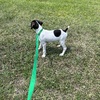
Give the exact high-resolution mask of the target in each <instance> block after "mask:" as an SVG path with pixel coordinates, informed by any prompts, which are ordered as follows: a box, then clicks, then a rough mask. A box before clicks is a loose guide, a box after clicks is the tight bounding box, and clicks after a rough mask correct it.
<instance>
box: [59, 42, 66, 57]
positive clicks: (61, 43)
mask: <svg viewBox="0 0 100 100" xmlns="http://www.w3.org/2000/svg"><path fill="white" fill-rule="evenodd" d="M60 45H61V46H62V48H63V51H62V53H61V54H60V56H63V55H64V54H65V52H66V49H67V47H66V45H65V41H60Z"/></svg>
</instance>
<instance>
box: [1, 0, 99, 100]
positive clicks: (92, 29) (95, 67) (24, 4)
mask: <svg viewBox="0 0 100 100" xmlns="http://www.w3.org/2000/svg"><path fill="white" fill-rule="evenodd" d="M33 19H39V20H42V21H43V22H44V25H43V27H44V28H45V29H57V28H62V29H65V28H66V27H67V26H68V25H70V29H69V31H68V38H67V41H66V44H67V46H68V50H67V52H66V54H65V55H64V57H59V53H60V52H61V48H56V45H57V42H55V43H48V45H47V57H46V58H45V59H42V58H41V55H42V53H41V52H40V53H39V63H38V71H37V83H36V87H35V92H34V94H33V100H99V99H100V2H99V0H88V1H87V0H9V1H8V0H0V100H26V97H27V91H28V87H29V81H30V77H31V71H32V64H33V55H34V52H35V32H34V31H33V30H31V29H30V27H29V25H30V22H31V20H33Z"/></svg>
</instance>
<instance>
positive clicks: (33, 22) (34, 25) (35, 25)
mask: <svg viewBox="0 0 100 100" xmlns="http://www.w3.org/2000/svg"><path fill="white" fill-rule="evenodd" d="M39 24H40V25H42V24H43V22H42V21H39V20H33V21H32V22H31V29H33V28H34V29H38V28H39Z"/></svg>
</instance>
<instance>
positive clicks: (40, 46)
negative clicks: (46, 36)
mask: <svg viewBox="0 0 100 100" xmlns="http://www.w3.org/2000/svg"><path fill="white" fill-rule="evenodd" d="M41 48H42V44H41V42H40V45H39V48H38V50H40V49H41Z"/></svg>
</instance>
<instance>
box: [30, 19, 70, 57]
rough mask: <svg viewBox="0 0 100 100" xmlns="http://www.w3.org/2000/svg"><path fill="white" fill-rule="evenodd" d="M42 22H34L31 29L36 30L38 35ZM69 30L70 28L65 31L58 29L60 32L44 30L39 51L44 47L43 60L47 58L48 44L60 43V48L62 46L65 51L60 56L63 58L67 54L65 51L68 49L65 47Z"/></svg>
mask: <svg viewBox="0 0 100 100" xmlns="http://www.w3.org/2000/svg"><path fill="white" fill-rule="evenodd" d="M42 24H43V22H42V21H39V20H33V21H32V22H31V29H35V31H36V33H37V34H38V33H39V32H40V30H41V29H43V28H42ZM68 29H69V26H68V27H67V28H66V29H65V30H62V29H58V30H45V29H43V30H42V32H41V33H40V35H39V41H40V45H39V48H38V49H39V50H40V49H41V48H42V47H43V55H42V58H44V57H46V43H47V42H51V41H59V42H60V45H58V47H60V46H62V48H63V51H62V53H61V54H60V56H63V55H64V54H65V51H66V50H67V47H66V45H65V40H66V37H67V35H68V34H67V30H68Z"/></svg>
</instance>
